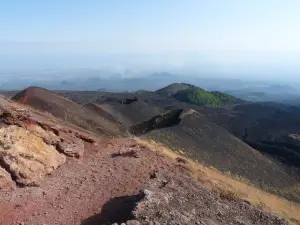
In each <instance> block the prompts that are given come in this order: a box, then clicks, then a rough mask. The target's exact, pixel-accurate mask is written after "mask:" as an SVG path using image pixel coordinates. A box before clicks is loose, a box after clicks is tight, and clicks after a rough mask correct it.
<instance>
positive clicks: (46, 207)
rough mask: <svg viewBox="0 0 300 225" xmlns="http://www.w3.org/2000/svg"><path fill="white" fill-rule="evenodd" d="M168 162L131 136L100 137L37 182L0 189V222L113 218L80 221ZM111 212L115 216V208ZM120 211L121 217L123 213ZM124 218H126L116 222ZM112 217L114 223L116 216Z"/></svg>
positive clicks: (90, 222) (138, 187) (131, 193)
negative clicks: (123, 137) (6, 189)
mask: <svg viewBox="0 0 300 225" xmlns="http://www.w3.org/2000/svg"><path fill="white" fill-rule="evenodd" d="M86 145H87V144H86ZM120 151H121V152H127V151H134V152H136V154H135V155H134V157H131V155H130V154H129V155H126V154H123V156H118V155H119V153H120ZM169 165H170V162H169V161H168V160H167V159H165V158H163V157H162V156H159V155H158V154H157V153H155V152H153V151H151V150H149V149H146V148H144V147H141V146H140V145H137V144H136V143H135V141H134V140H131V139H112V140H108V139H99V140H98V143H97V145H96V146H94V145H90V146H86V154H85V156H84V157H83V158H82V159H80V160H78V159H73V158H70V159H69V160H68V161H67V162H66V163H65V164H64V165H62V167H60V168H59V169H57V170H56V171H54V172H53V173H52V174H51V175H49V176H48V177H46V179H45V180H44V182H43V183H42V185H41V186H39V187H25V188H17V189H16V190H15V191H14V192H2V193H0V200H1V202H0V224H2V225H9V224H18V223H21V224H22V222H23V223H24V224H47V225H50V224H51V225H52V224H53V225H54V224H64V225H68V224H69V225H73V224H75V225H76V224H84V225H93V224H104V223H105V222H108V221H109V222H112V218H109V215H108V213H106V215H108V216H107V217H103V216H101V215H100V216H98V217H97V219H96V220H93V219H91V220H87V221H86V222H84V223H83V220H86V219H87V218H89V217H91V216H93V215H94V214H99V213H100V210H101V208H102V207H103V205H105V204H106V203H107V202H108V201H109V200H113V199H114V198H118V197H123V198H125V199H126V196H127V198H129V199H130V197H129V196H134V195H136V194H138V193H139V191H140V190H141V189H142V188H143V186H144V185H145V184H146V183H147V182H148V181H149V179H150V174H151V173H153V171H155V170H162V171H170V170H172V169H171V168H172V167H169ZM121 199H122V198H121ZM116 204H117V203H116ZM118 204H122V203H118ZM117 208H118V207H117ZM124 210H126V207H124ZM110 214H111V215H115V214H114V212H111V213H110ZM119 214H120V215H121V216H122V212H120V213H119ZM126 216H128V213H127V214H126V213H125V217H126ZM122 219H127V218H120V219H119V221H122ZM114 220H116V221H118V218H114Z"/></svg>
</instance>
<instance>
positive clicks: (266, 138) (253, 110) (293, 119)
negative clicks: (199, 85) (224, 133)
mask: <svg viewBox="0 0 300 225" xmlns="http://www.w3.org/2000/svg"><path fill="white" fill-rule="evenodd" d="M197 110H198V111H200V112H202V113H204V114H205V115H206V116H207V117H208V118H209V119H210V120H212V121H213V122H215V123H217V124H219V125H220V126H222V127H224V128H225V129H226V130H228V131H229V132H231V133H232V134H233V135H235V136H236V137H238V138H240V139H241V140H243V141H245V142H246V143H248V144H249V145H251V146H252V147H253V148H255V149H257V150H258V151H260V152H262V153H264V154H268V155H270V156H272V157H273V158H275V159H278V160H279V161H280V162H283V163H284V164H287V165H289V166H292V167H298V168H300V139H299V138H297V137H298V136H299V134H300V118H299V115H300V108H298V107H291V106H287V105H283V104H278V103H248V104H241V105H238V106H235V107H232V108H223V109H213V108H198V109H197Z"/></svg>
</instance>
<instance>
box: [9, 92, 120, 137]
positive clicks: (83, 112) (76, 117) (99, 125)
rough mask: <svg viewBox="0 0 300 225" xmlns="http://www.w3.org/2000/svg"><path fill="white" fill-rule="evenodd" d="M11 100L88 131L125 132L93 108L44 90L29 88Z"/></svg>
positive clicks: (115, 133) (113, 133) (116, 133)
mask: <svg viewBox="0 0 300 225" xmlns="http://www.w3.org/2000/svg"><path fill="white" fill-rule="evenodd" d="M12 100H14V101H16V102H19V103H22V104H25V105H29V106H31V107H33V108H35V109H38V110H40V111H42V112H48V113H51V114H52V115H53V116H55V117H57V118H60V119H63V120H64V121H66V122H68V123H71V124H74V125H76V126H79V127H81V128H84V129H86V130H89V131H94V132H100V133H104V134H107V135H121V134H123V133H124V132H125V127H124V126H123V125H121V124H119V123H115V122H114V121H112V120H111V119H110V118H107V117H106V115H104V114H99V113H98V112H97V111H96V110H95V109H94V108H95V107H94V108H92V110H90V109H91V108H89V107H84V106H82V105H79V104H77V103H75V102H73V101H71V100H68V99H66V98H63V97H62V96H60V95H57V94H55V93H54V92H51V91H49V90H47V89H44V88H39V87H29V88H27V89H25V90H23V91H21V92H19V93H18V94H16V95H15V96H14V97H13V98H12Z"/></svg>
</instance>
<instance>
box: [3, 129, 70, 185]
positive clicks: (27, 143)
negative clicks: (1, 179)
mask: <svg viewBox="0 0 300 225" xmlns="http://www.w3.org/2000/svg"><path fill="white" fill-rule="evenodd" d="M0 143H1V146H0V162H1V164H2V166H3V167H4V168H5V169H6V170H7V171H8V172H9V173H10V174H11V175H12V176H13V177H14V178H15V181H16V182H17V183H19V184H23V185H29V186H31V185H38V184H39V183H40V181H41V180H42V179H43V178H44V176H45V175H46V174H49V173H51V172H52V171H53V170H55V169H56V168H57V167H59V166H60V165H62V164H63V163H64V162H65V161H66V156H64V155H63V154H60V153H59V152H58V151H57V150H56V149H55V147H54V146H52V145H48V144H46V143H45V142H44V140H43V138H42V137H40V136H39V135H37V134H36V133H35V132H32V131H29V130H26V129H25V128H23V127H18V126H15V125H11V126H8V127H2V128H1V129H0Z"/></svg>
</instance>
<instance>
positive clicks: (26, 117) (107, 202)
mask: <svg viewBox="0 0 300 225" xmlns="http://www.w3.org/2000/svg"><path fill="white" fill-rule="evenodd" d="M26 91H28V90H26ZM26 91H25V94H24V92H23V94H21V95H19V97H18V99H19V101H21V99H22V101H23V103H24V101H25V103H26V104H27V103H28V104H29V105H31V106H33V107H34V106H35V107H36V108H38V109H40V110H42V109H44V110H47V109H46V108H47V107H46V108H45V105H48V106H49V105H50V109H51V110H49V112H50V113H52V114H53V115H54V114H56V112H55V110H54V111H53V109H54V108H53V107H58V111H59V113H58V114H56V115H58V116H59V118H54V117H53V116H51V115H49V114H47V113H44V112H40V111H36V110H33V109H31V108H29V107H27V106H22V107H21V106H20V105H18V104H16V103H12V102H8V101H6V100H4V99H0V106H1V107H0V112H1V115H0V119H1V120H0V125H1V127H0V131H1V132H0V134H1V135H0V140H1V145H0V168H1V170H0V182H1V183H0V187H3V188H2V189H0V224H3V225H10V224H26V225H27V224H39V225H40V224H51V225H52V224H64V225H71V224H81V225H94V224H112V223H127V224H128V225H129V224H133V223H135V224H137V223H140V224H151V222H152V224H153V221H154V223H158V222H161V223H167V224H188V222H191V221H193V220H190V221H188V220H186V218H188V217H189V215H192V214H188V213H191V212H192V213H194V212H195V215H196V216H197V217H195V218H196V219H197V221H195V222H197V223H198V224H201V223H202V224H224V223H230V224H241V221H246V222H247V221H248V222H247V223H245V224H286V222H285V221H283V220H282V219H280V218H278V217H277V216H275V215H271V214H270V213H267V212H265V211H262V210H258V209H256V208H255V207H252V206H249V205H247V206H244V205H245V204H244V203H243V202H242V201H241V200H239V199H235V198H234V199H233V198H231V199H224V196H222V195H219V194H218V193H214V192H211V191H209V190H207V189H206V188H205V186H204V185H202V184H201V183H199V182H198V181H196V180H193V178H191V177H189V174H190V171H189V169H188V168H187V167H186V166H185V163H186V162H187V161H186V160H184V159H182V160H176V161H173V160H171V159H169V158H166V157H164V156H163V155H160V154H158V152H156V151H154V150H153V149H151V148H149V147H147V146H146V145H143V144H141V143H138V142H137V141H136V140H134V139H133V138H128V137H127V138H117V137H107V133H106V132H104V133H103V134H102V135H99V131H98V132H97V133H90V132H89V131H87V130H84V129H82V128H79V127H77V126H75V125H77V124H76V123H77V122H78V121H79V120H75V122H74V120H73V119H74V117H73V115H72V111H67V112H66V111H64V108H63V105H64V104H66V105H65V106H68V104H70V105H69V106H70V107H71V109H74V110H75V109H77V108H76V107H77V106H76V107H75V108H72V107H73V106H74V104H75V103H74V104H73V103H66V102H68V100H65V99H62V100H60V99H59V98H60V97H59V98H57V97H56V95H55V94H53V93H51V92H49V93H48V92H47V91H46V93H47V94H45V91H44V90H41V89H38V88H33V90H32V88H31V89H29V93H26ZM40 91H41V92H40ZM40 94H43V96H41V95H40ZM44 94H45V95H44ZM20 96H23V97H20ZM27 96H29V97H27ZM40 97H41V99H42V100H41V99H40ZM28 99H31V100H28ZM53 99H54V100H55V103H54V102H52V100H53ZM30 101H32V102H30ZM135 102H136V101H135ZM135 102H133V103H130V104H134V103H135ZM36 103H38V104H36ZM44 110H43V111H44ZM68 110H70V109H68ZM64 113H69V116H70V114H71V116H70V117H71V118H73V119H72V120H67V121H66V120H65V118H66V117H64ZM77 113H79V111H75V114H77ZM81 113H82V112H81ZM188 115H190V114H189V113H185V114H182V116H188ZM85 116H86V115H85V114H80V118H82V119H83V120H84V118H85ZM77 118H78V117H77V116H76V119H77ZM105 121H106V120H105ZM68 122H73V125H72V124H69V123H68ZM99 123H100V120H99ZM74 124H75V125H74ZM90 125H92V124H90ZM100 125H101V124H100ZM106 125H107V124H106ZM97 126H98V124H97ZM101 126H102V125H101ZM92 128H93V129H94V127H92ZM102 128H105V126H102ZM108 128H109V127H108ZM93 129H92V130H93ZM158 174H163V177H164V178H162V179H159V177H158ZM31 185H36V186H34V187H32V186H31ZM15 186H16V187H15ZM7 187H8V188H7ZM145 188H146V189H147V190H148V189H149V190H148V191H145ZM141 190H144V191H143V192H141ZM149 191H150V192H149ZM149 193H150V197H149ZM151 193H153V195H152V194H151ZM172 195H174V198H171V197H170V198H165V197H166V196H172ZM194 195H197V198H196V197H193V196H194ZM225 196H226V195H225ZM191 197H192V198H193V201H190V200H191V199H190V198H191ZM158 202H161V203H162V204H159V205H158V204H157V203H158ZM198 207H199V209H198ZM193 209H195V210H193ZM170 210H171V211H170ZM191 210H192V211H191ZM215 210H219V211H220V213H218V212H216V211H215ZM190 211H191V212H190ZM169 212H174V213H173V214H172V213H169Z"/></svg>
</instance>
